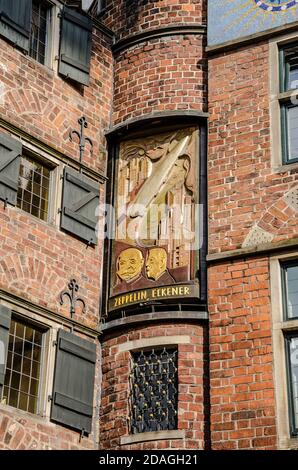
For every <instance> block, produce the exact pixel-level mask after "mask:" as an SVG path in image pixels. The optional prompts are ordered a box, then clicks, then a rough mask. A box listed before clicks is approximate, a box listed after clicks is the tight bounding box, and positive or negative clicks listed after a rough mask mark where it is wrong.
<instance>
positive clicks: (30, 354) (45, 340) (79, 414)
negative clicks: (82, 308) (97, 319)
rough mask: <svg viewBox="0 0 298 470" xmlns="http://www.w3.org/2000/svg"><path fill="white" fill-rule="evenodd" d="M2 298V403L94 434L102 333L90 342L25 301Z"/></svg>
mask: <svg viewBox="0 0 298 470" xmlns="http://www.w3.org/2000/svg"><path fill="white" fill-rule="evenodd" d="M1 302H2V300H1ZM1 302H0V359H1V360H0V403H1V404H2V405H9V406H12V407H14V408H18V409H20V410H23V411H25V412H29V413H34V414H38V415H40V416H44V417H46V418H48V419H51V420H52V421H55V422H56V423H60V424H61V425H65V426H67V427H71V428H72V429H76V430H78V431H79V432H80V434H81V435H83V434H84V435H86V434H90V432H91V430H92V421H93V407H94V400H93V398H94V382H95V371H96V369H95V366H96V357H97V356H96V337H97V336H94V338H93V341H90V338H89V337H88V339H85V338H83V337H81V336H78V335H76V334H73V333H71V332H69V331H66V330H64V329H61V328H59V326H60V325H58V324H57V323H56V321H55V318H52V319H51V318H45V317H41V316H39V314H38V313H35V312H28V311H27V309H25V308H23V307H22V306H21V300H20V301H19V300H18V299H15V302H16V303H17V304H19V305H15V306H14V310H12V309H11V308H10V307H9V306H7V303H6V304H5V305H3V304H2V303H1ZM65 321H66V322H67V319H65ZM71 326H72V324H71V323H69V324H68V327H66V328H68V329H70V328H71ZM81 333H82V331H81ZM65 371H67V373H65Z"/></svg>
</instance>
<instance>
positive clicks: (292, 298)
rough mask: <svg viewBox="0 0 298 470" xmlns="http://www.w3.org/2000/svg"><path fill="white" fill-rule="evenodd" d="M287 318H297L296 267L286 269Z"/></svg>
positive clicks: (297, 280) (297, 278)
mask: <svg viewBox="0 0 298 470" xmlns="http://www.w3.org/2000/svg"><path fill="white" fill-rule="evenodd" d="M286 283H287V286H286V293H287V318H288V319H290V318H295V317H297V318H298V266H288V267H287V268H286Z"/></svg>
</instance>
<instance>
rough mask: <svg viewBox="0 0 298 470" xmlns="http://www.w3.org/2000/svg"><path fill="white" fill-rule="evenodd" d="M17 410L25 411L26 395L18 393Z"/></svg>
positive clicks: (26, 406) (26, 404) (26, 405)
mask: <svg viewBox="0 0 298 470" xmlns="http://www.w3.org/2000/svg"><path fill="white" fill-rule="evenodd" d="M19 408H20V409H21V410H24V411H27V408H28V395H26V394H25V393H20V400H19Z"/></svg>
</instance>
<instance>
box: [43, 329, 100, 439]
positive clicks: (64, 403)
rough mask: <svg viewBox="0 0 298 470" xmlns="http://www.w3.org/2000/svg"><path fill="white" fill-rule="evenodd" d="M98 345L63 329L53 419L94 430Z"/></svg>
mask: <svg viewBox="0 0 298 470" xmlns="http://www.w3.org/2000/svg"><path fill="white" fill-rule="evenodd" d="M95 364H96V345H95V344H94V343H92V342H90V341H87V340H85V339H83V338H80V337H78V336H76V335H74V334H73V333H69V332H67V331H64V330H59V332H58V341H57V355H56V366H55V377H54V387H53V402H52V410H51V419H52V420H53V421H55V422H58V423H60V424H64V425H65V426H69V427H71V428H74V429H77V430H79V431H82V430H85V432H86V433H88V434H89V433H90V432H91V430H92V414H93V396H94V379H95Z"/></svg>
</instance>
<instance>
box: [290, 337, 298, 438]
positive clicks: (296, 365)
mask: <svg viewBox="0 0 298 470" xmlns="http://www.w3.org/2000/svg"><path fill="white" fill-rule="evenodd" d="M290 369H291V370H290V374H291V381H292V384H291V385H292V387H291V388H292V397H291V398H292V404H293V420H294V426H295V428H296V429H298V338H292V339H291V340H290Z"/></svg>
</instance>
